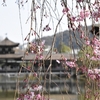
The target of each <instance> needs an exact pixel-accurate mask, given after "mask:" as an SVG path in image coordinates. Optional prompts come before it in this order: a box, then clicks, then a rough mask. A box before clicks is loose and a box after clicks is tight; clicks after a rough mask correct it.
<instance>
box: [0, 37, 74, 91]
mask: <svg viewBox="0 0 100 100" xmlns="http://www.w3.org/2000/svg"><path fill="white" fill-rule="evenodd" d="M18 45H19V43H14V42H12V41H11V40H9V39H8V38H5V39H4V40H3V41H1V42H0V88H1V89H2V90H6V89H9V90H12V89H15V87H16V79H17V78H18V72H19V70H20V68H21V64H20V63H21V62H22V57H23V55H24V53H23V52H22V51H20V52H18V50H17V49H15V47H17V46H18ZM43 56H44V57H46V54H45V53H44V55H43ZM65 56H66V58H70V56H69V55H65ZM48 57H49V56H48ZM23 59H24V60H25V61H24V65H25V66H26V68H27V67H28V66H31V68H32V67H34V71H38V73H39V77H40V78H41V83H42V84H43V83H44V79H45V73H44V72H45V71H46V69H47V68H48V66H49V63H50V60H49V59H48V60H45V61H44V62H45V65H43V64H42V65H39V63H40V61H38V60H37V61H36V62H35V64H34V66H33V65H32V64H30V61H32V60H34V59H35V55H34V54H29V55H26V56H25V57H24V58H23ZM56 59H59V60H60V59H61V54H53V55H52V66H51V68H52V73H51V78H52V81H51V92H60V90H61V89H62V91H63V90H64V89H65V88H64V86H65V85H66V86H68V84H69V86H70V87H72V86H75V82H73V83H72V81H73V79H71V80H70V79H68V74H70V73H71V71H70V69H69V70H68V71H66V70H65V67H63V66H62V65H61V64H59V63H57V62H56ZM41 67H42V68H41ZM40 68H41V69H40ZM29 72H30V71H27V70H26V69H24V68H22V73H21V74H20V79H19V80H20V81H19V83H20V85H21V86H22V85H23V79H24V78H25V77H27V75H28V73H29ZM4 79H5V80H4ZM46 79H47V81H46V88H47V89H48V83H49V81H48V80H49V72H47V75H46ZM31 81H32V82H36V81H37V79H35V80H34V81H33V80H30V82H31ZM57 85H58V86H57ZM58 87H60V88H58ZM71 89H72V88H71Z"/></svg>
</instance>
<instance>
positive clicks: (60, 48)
mask: <svg viewBox="0 0 100 100" xmlns="http://www.w3.org/2000/svg"><path fill="white" fill-rule="evenodd" d="M57 49H58V52H59V53H69V52H70V51H71V48H70V47H68V46H67V45H65V44H64V43H63V42H61V43H59V45H58V48H57Z"/></svg>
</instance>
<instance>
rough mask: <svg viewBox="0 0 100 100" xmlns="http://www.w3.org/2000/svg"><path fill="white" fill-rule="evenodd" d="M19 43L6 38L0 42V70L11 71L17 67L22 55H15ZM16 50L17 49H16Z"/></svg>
mask: <svg viewBox="0 0 100 100" xmlns="http://www.w3.org/2000/svg"><path fill="white" fill-rule="evenodd" d="M18 45H19V43H15V42H13V41H11V40H9V39H8V38H7V37H6V38H5V39H4V40H2V41H1V42H0V69H2V71H3V69H4V70H5V69H11V68H13V67H16V68H17V66H18V65H19V63H18V61H21V58H22V56H23V55H22V54H20V53H16V52H15V48H17V47H18ZM16 50H17V49H16Z"/></svg>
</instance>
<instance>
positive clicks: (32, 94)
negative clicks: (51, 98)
mask: <svg viewBox="0 0 100 100" xmlns="http://www.w3.org/2000/svg"><path fill="white" fill-rule="evenodd" d="M42 88H43V87H42V86H41V85H32V86H31V87H28V91H27V92H26V93H21V94H20V96H19V98H17V100H47V99H46V98H45V97H44V96H43V95H41V93H40V92H39V91H41V90H42Z"/></svg>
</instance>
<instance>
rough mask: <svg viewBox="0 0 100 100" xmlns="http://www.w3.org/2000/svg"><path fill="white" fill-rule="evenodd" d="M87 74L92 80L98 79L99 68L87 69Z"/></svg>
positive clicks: (99, 76)
mask: <svg viewBox="0 0 100 100" xmlns="http://www.w3.org/2000/svg"><path fill="white" fill-rule="evenodd" d="M88 76H89V78H91V79H92V80H98V81H100V69H97V68H95V69H88Z"/></svg>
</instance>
